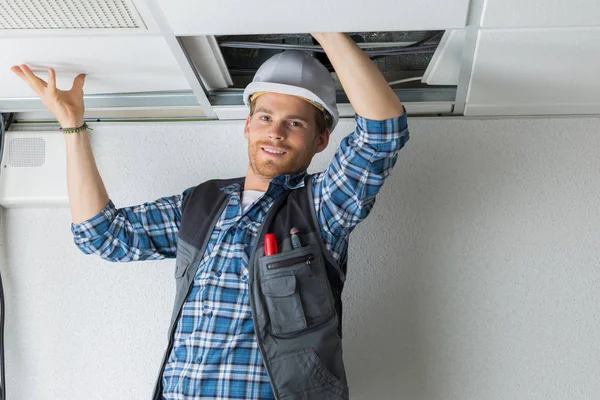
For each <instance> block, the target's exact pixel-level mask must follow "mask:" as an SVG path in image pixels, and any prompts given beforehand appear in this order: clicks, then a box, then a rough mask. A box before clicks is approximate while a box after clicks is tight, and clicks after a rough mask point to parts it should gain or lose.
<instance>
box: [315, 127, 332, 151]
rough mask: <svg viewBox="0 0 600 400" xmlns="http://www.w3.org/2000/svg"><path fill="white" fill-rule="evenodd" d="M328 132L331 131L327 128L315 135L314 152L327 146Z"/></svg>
mask: <svg viewBox="0 0 600 400" xmlns="http://www.w3.org/2000/svg"><path fill="white" fill-rule="evenodd" d="M330 133H331V131H330V130H329V129H325V130H324V131H323V132H321V133H320V134H319V135H318V136H317V143H316V144H317V146H316V147H315V153H320V152H322V151H323V150H325V148H327V145H328V144H329V134H330Z"/></svg>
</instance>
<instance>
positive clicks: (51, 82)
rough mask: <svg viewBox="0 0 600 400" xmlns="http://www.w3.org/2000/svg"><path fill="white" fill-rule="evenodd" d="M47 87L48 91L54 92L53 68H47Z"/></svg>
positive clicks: (54, 77)
mask: <svg viewBox="0 0 600 400" xmlns="http://www.w3.org/2000/svg"><path fill="white" fill-rule="evenodd" d="M48 89H49V90H50V93H55V92H56V72H54V68H48Z"/></svg>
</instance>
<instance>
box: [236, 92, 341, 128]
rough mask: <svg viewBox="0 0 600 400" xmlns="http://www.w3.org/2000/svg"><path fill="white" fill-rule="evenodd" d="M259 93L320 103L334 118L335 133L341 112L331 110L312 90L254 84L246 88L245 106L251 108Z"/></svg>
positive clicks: (332, 126)
mask: <svg viewBox="0 0 600 400" xmlns="http://www.w3.org/2000/svg"><path fill="white" fill-rule="evenodd" d="M257 92H273V93H280V94H288V95H292V96H299V97H304V98H306V99H309V100H312V101H314V102H316V103H319V104H320V105H321V106H323V108H325V109H326V110H327V111H328V112H329V114H331V116H332V124H331V132H333V130H334V129H335V126H336V125H337V122H338V120H339V112H338V110H337V108H335V109H331V107H328V106H327V104H326V103H325V102H324V101H323V100H322V99H320V98H319V97H318V96H316V95H315V94H314V93H313V92H311V91H310V90H307V89H304V88H301V87H298V86H293V85H285V84H283V83H273V82H252V83H250V84H249V85H248V86H246V89H244V104H246V105H247V106H250V97H251V96H252V95H253V94H254V93H257Z"/></svg>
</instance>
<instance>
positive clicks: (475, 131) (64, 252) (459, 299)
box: [1, 118, 600, 400]
mask: <svg viewBox="0 0 600 400" xmlns="http://www.w3.org/2000/svg"><path fill="white" fill-rule="evenodd" d="M599 123H600V118H586V119H583V118H582V119H546V120H542V119H518V120H517V119H515V120H487V121H484V120H465V119H462V118H456V119H450V118H444V119H417V118H414V119H411V120H410V124H411V132H412V138H411V140H410V141H409V143H408V145H407V147H406V148H405V149H404V150H403V151H402V152H401V155H400V159H399V162H398V164H397V167H396V169H395V171H394V173H393V175H392V176H391V177H390V179H389V181H388V183H387V186H386V187H385V188H384V190H383V191H382V193H381V195H380V196H379V199H378V204H377V206H376V208H375V209H374V212H373V213H372V215H371V216H370V218H369V219H368V220H367V221H366V222H365V223H364V224H363V225H361V226H359V228H358V229H357V230H356V232H355V234H354V238H353V240H352V244H351V251H350V266H349V270H350V273H349V281H348V283H347V286H346V291H345V315H344V317H345V318H344V330H345V359H346V364H347V369H348V377H349V380H350V385H351V393H352V398H353V399H362V400H371V399H411V400H413V399H414V400H419V399H422V400H480V399H511V400H513V399H523V400H536V399H544V400H564V399H592V398H597V396H598V393H600V379H598V376H599V375H598V374H599V371H600V343H599V341H598V332H600V315H599V313H598V308H599V306H598V305H599V304H600V289H599V288H600V262H599V261H600V246H599V242H598V237H599V233H600V232H599V231H600V213H599V212H598V209H600V196H599V189H598V188H599V186H600V182H599V179H598V172H599V170H600V157H599V156H598V151H599V150H600V142H599V140H598V126H599ZM95 128H96V129H95V130H94V131H93V133H92V136H93V141H94V143H93V145H94V148H95V151H96V154H97V158H98V164H99V168H100V171H101V173H102V175H103V177H104V178H105V182H106V185H107V187H108V188H109V192H110V193H111V196H112V198H113V199H114V201H115V202H116V203H117V204H118V205H122V206H124V205H131V204H135V203H139V202H143V201H146V200H151V199H154V198H157V197H160V196H164V195H169V194H172V193H176V192H180V191H182V190H183V189H185V188H186V187H188V186H191V185H193V184H195V183H197V182H199V181H202V180H204V179H206V178H209V177H217V176H220V177H228V176H232V175H239V174H243V172H244V167H245V142H244V141H243V137H242V133H241V132H242V124H241V123H240V122H239V121H238V122H219V123H214V122H205V123H177V124H173V123H172V124H137V125H136V124H115V123H103V124H96V126H95ZM352 128H353V121H351V120H347V121H345V122H342V123H341V124H340V128H339V130H338V131H337V141H339V138H340V135H341V134H342V132H348V131H349V130H351V129H352ZM334 145H335V143H334ZM332 152H333V146H332V147H330V149H329V150H328V151H326V152H325V153H324V154H323V155H320V156H318V159H317V160H316V163H315V164H314V165H315V166H316V167H318V168H322V167H324V166H325V165H326V163H327V161H328V160H329V159H330V157H331V155H332ZM69 224H70V215H69V211H68V210H67V209H58V210H50V209H30V210H26V209H23V210H19V209H11V210H5V212H4V222H3V225H2V231H3V235H4V238H3V241H4V243H5V247H4V254H3V255H2V258H1V259H2V260H3V261H4V264H3V265H2V278H3V279H4V285H5V289H6V292H7V307H8V318H7V332H6V342H7V355H6V356H7V357H6V358H7V360H6V361H7V368H8V371H7V379H8V398H9V399H28V400H38V399H52V400H54V399H58V398H60V399H147V398H149V396H150V393H151V391H152V386H153V383H154V379H155V374H156V373H157V370H158V367H159V362H160V359H161V356H162V352H163V349H164V347H165V345H166V329H167V324H168V320H169V316H170V311H171V306H172V301H173V294H174V281H173V278H172V273H173V262H172V261H161V262H146V263H133V264H112V263H107V262H104V261H102V260H100V259H98V258H96V257H93V256H84V255H82V254H81V253H79V251H78V250H77V249H76V248H75V246H74V245H73V243H72V239H71V234H70V230H69Z"/></svg>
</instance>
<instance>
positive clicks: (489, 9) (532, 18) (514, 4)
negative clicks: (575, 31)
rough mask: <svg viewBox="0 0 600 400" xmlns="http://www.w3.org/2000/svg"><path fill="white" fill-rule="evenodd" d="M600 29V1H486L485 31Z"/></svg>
mask: <svg viewBox="0 0 600 400" xmlns="http://www.w3.org/2000/svg"><path fill="white" fill-rule="evenodd" d="M583 26H600V1H598V0H569V1H564V0H487V3H486V6H485V13H484V17H483V27H485V28H534V27H583Z"/></svg>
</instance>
